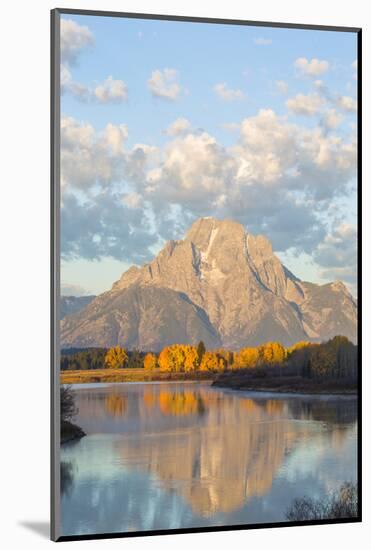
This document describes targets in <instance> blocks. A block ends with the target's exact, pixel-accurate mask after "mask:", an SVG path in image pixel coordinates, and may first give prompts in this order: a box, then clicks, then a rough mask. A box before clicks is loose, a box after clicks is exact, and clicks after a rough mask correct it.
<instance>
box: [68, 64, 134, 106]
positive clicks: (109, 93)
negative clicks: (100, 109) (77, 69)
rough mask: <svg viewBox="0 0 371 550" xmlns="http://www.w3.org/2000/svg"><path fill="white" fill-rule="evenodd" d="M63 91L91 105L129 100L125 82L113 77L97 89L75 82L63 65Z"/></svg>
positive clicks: (108, 78)
mask: <svg viewBox="0 0 371 550" xmlns="http://www.w3.org/2000/svg"><path fill="white" fill-rule="evenodd" d="M61 91H62V94H63V93H66V92H69V93H70V94H72V95H73V96H74V97H75V98H76V99H79V100H80V101H83V102H90V103H94V102H95V103H122V102H124V101H126V100H127V98H128V88H127V86H126V84H125V82H124V81H123V80H114V79H113V78H112V76H109V77H107V78H106V80H105V81H104V82H102V83H101V84H98V85H97V86H96V87H95V88H91V87H88V86H85V85H84V84H80V83H78V82H75V81H74V80H73V78H72V75H71V72H70V70H69V68H68V67H67V66H66V65H61Z"/></svg>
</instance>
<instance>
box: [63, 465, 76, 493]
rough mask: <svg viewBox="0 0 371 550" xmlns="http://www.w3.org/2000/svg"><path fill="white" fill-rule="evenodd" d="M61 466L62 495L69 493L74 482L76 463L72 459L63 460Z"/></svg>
mask: <svg viewBox="0 0 371 550" xmlns="http://www.w3.org/2000/svg"><path fill="white" fill-rule="evenodd" d="M60 468H61V495H62V496H63V495H69V494H70V493H71V491H72V487H73V482H74V465H73V463H72V462H70V461H66V460H62V461H61V464H60Z"/></svg>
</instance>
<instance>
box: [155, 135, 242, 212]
mask: <svg viewBox="0 0 371 550" xmlns="http://www.w3.org/2000/svg"><path fill="white" fill-rule="evenodd" d="M234 166H235V161H234V159H233V158H232V157H231V156H230V155H228V153H227V151H226V150H225V149H224V148H223V147H222V146H220V145H219V144H218V143H217V141H216V140H215V138H213V137H212V136H210V135H209V134H207V133H206V132H203V133H198V134H187V135H186V136H184V137H178V138H176V139H175V140H173V141H171V142H170V143H168V144H167V145H166V147H165V150H164V153H163V161H162V162H161V164H160V165H159V166H157V167H156V168H154V169H152V170H150V171H149V172H148V174H147V177H146V183H145V193H146V194H147V196H148V197H150V198H151V199H152V200H155V201H156V200H158V197H161V200H162V199H164V198H165V199H166V200H168V201H170V202H174V203H182V204H189V205H191V204H192V205H197V203H199V202H200V200H202V198H203V197H204V199H205V200H208V198H212V197H215V196H216V195H217V194H218V193H219V192H220V191H221V190H222V189H224V188H225V182H226V180H228V178H229V175H230V177H232V173H233V167H234ZM196 190H197V191H196Z"/></svg>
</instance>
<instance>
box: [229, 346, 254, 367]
mask: <svg viewBox="0 0 371 550" xmlns="http://www.w3.org/2000/svg"><path fill="white" fill-rule="evenodd" d="M258 361H259V350H258V348H242V349H241V350H240V351H239V352H237V353H235V357H234V363H233V368H235V369H249V368H253V367H256V365H257V364H258Z"/></svg>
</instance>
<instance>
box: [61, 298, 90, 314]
mask: <svg viewBox="0 0 371 550" xmlns="http://www.w3.org/2000/svg"><path fill="white" fill-rule="evenodd" d="M94 298H95V296H94V295H91V296H62V297H61V301H60V318H61V319H63V318H64V317H66V315H71V314H72V313H76V312H77V311H80V309H82V308H84V307H85V306H87V305H88V304H90V302H91V301H92V300H94Z"/></svg>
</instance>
